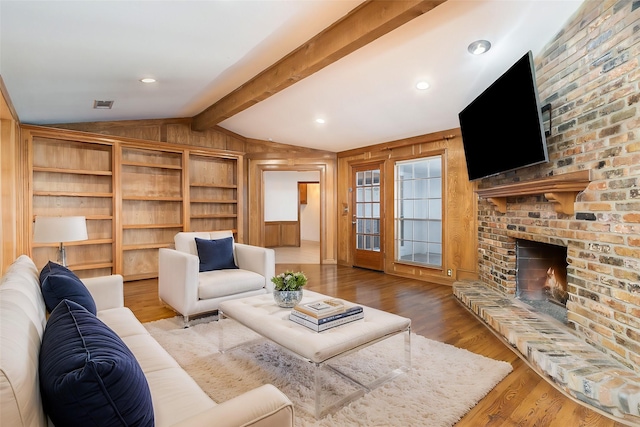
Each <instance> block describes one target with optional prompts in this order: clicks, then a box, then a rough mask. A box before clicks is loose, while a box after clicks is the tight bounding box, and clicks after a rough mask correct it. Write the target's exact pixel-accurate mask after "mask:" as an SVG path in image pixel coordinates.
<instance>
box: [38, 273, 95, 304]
mask: <svg viewBox="0 0 640 427" xmlns="http://www.w3.org/2000/svg"><path fill="white" fill-rule="evenodd" d="M40 289H41V291H42V297H43V298H44V305H45V306H46V307H47V311H49V313H51V311H53V309H54V308H56V307H57V305H58V304H59V303H60V301H62V300H64V299H68V300H71V301H73V302H75V303H77V304H80V305H81V306H83V307H84V308H86V309H87V310H89V311H90V312H91V313H92V314H96V312H97V309H96V303H95V301H94V300H93V297H92V296H91V293H90V292H89V289H87V287H86V286H85V285H84V283H82V280H80V279H79V278H78V276H76V275H75V273H74V272H73V271H71V270H69V269H68V268H67V267H64V266H62V265H60V264H56V263H55V262H52V261H49V262H48V263H47V265H45V266H44V267H43V268H42V271H40Z"/></svg>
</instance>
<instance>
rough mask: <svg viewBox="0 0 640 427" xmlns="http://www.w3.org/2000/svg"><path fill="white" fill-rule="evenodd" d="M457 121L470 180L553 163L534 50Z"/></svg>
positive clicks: (474, 101) (476, 100) (471, 105)
mask: <svg viewBox="0 0 640 427" xmlns="http://www.w3.org/2000/svg"><path fill="white" fill-rule="evenodd" d="M458 118H459V119H460V130H461V132H462V144H463V146H464V155H465V158H466V160H467V172H468V173H469V179H470V180H476V179H480V178H486V177H489V176H492V175H498V174H500V173H504V172H508V171H512V170H515V169H519V168H523V167H525V166H532V165H535V164H539V163H545V162H548V161H549V155H548V154H547V140H546V137H545V132H544V128H543V122H542V110H541V106H540V100H539V98H538V89H537V87H536V76H535V70H534V67H533V55H532V53H531V51H529V52H527V53H526V54H525V55H524V56H523V57H522V58H520V59H519V60H518V62H516V63H515V64H514V65H513V66H512V67H511V68H509V69H508V70H507V71H506V72H505V73H504V74H503V75H502V76H500V77H499V78H498V80H496V81H495V82H494V83H492V84H491V86H489V87H488V88H487V89H486V90H485V91H484V92H482V93H481V94H480V95H479V96H478V97H477V98H476V99H475V100H473V101H472V102H471V103H470V104H469V105H468V106H467V107H466V108H465V109H464V110H462V111H461V112H460V114H459V115H458Z"/></svg>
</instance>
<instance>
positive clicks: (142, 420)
mask: <svg viewBox="0 0 640 427" xmlns="http://www.w3.org/2000/svg"><path fill="white" fill-rule="evenodd" d="M39 377H40V393H41V395H42V405H43V407H44V410H45V412H46V413H47V415H49V417H50V418H51V421H52V422H53V424H55V425H57V426H83V427H86V426H150V427H152V426H153V425H154V415H153V406H152V403H151V392H150V391H149V384H148V383H147V379H146V378H145V376H144V374H143V373H142V369H141V368H140V365H139V364H138V361H137V360H136V359H135V357H134V356H133V354H132V353H131V351H130V350H129V348H128V347H127V346H126V345H125V344H124V342H122V340H121V339H120V337H118V335H116V333H115V332H113V331H112V330H111V329H110V328H109V327H108V326H107V325H105V324H104V323H103V322H102V321H101V320H100V319H98V318H97V317H96V316H94V315H93V314H91V313H89V312H88V311H87V310H85V309H84V308H83V307H82V306H80V305H78V304H76V303H74V302H73V301H69V300H64V301H62V302H61V303H60V304H59V305H58V306H57V307H56V308H55V309H54V310H53V312H52V313H51V316H50V317H49V320H48V321H47V326H46V328H45V331H44V335H43V337H42V346H41V348H40V359H39Z"/></svg>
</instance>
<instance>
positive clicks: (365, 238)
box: [355, 169, 381, 251]
mask: <svg viewBox="0 0 640 427" xmlns="http://www.w3.org/2000/svg"><path fill="white" fill-rule="evenodd" d="M355 191H356V209H355V213H356V248H357V249H359V250H369V251H379V250H380V224H379V222H380V221H379V220H380V191H381V190H380V169H371V170H367V171H361V172H357V173H356V189H355Z"/></svg>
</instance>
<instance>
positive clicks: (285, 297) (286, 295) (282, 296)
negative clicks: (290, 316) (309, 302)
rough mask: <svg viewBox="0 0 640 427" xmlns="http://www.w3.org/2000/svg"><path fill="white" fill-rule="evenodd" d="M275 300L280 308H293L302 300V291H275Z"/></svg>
mask: <svg viewBox="0 0 640 427" xmlns="http://www.w3.org/2000/svg"><path fill="white" fill-rule="evenodd" d="M273 299H274V301H275V302H276V304H278V306H280V307H283V308H292V307H294V306H295V305H296V304H298V303H299V302H300V300H301V299H302V289H300V290H297V291H273Z"/></svg>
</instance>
